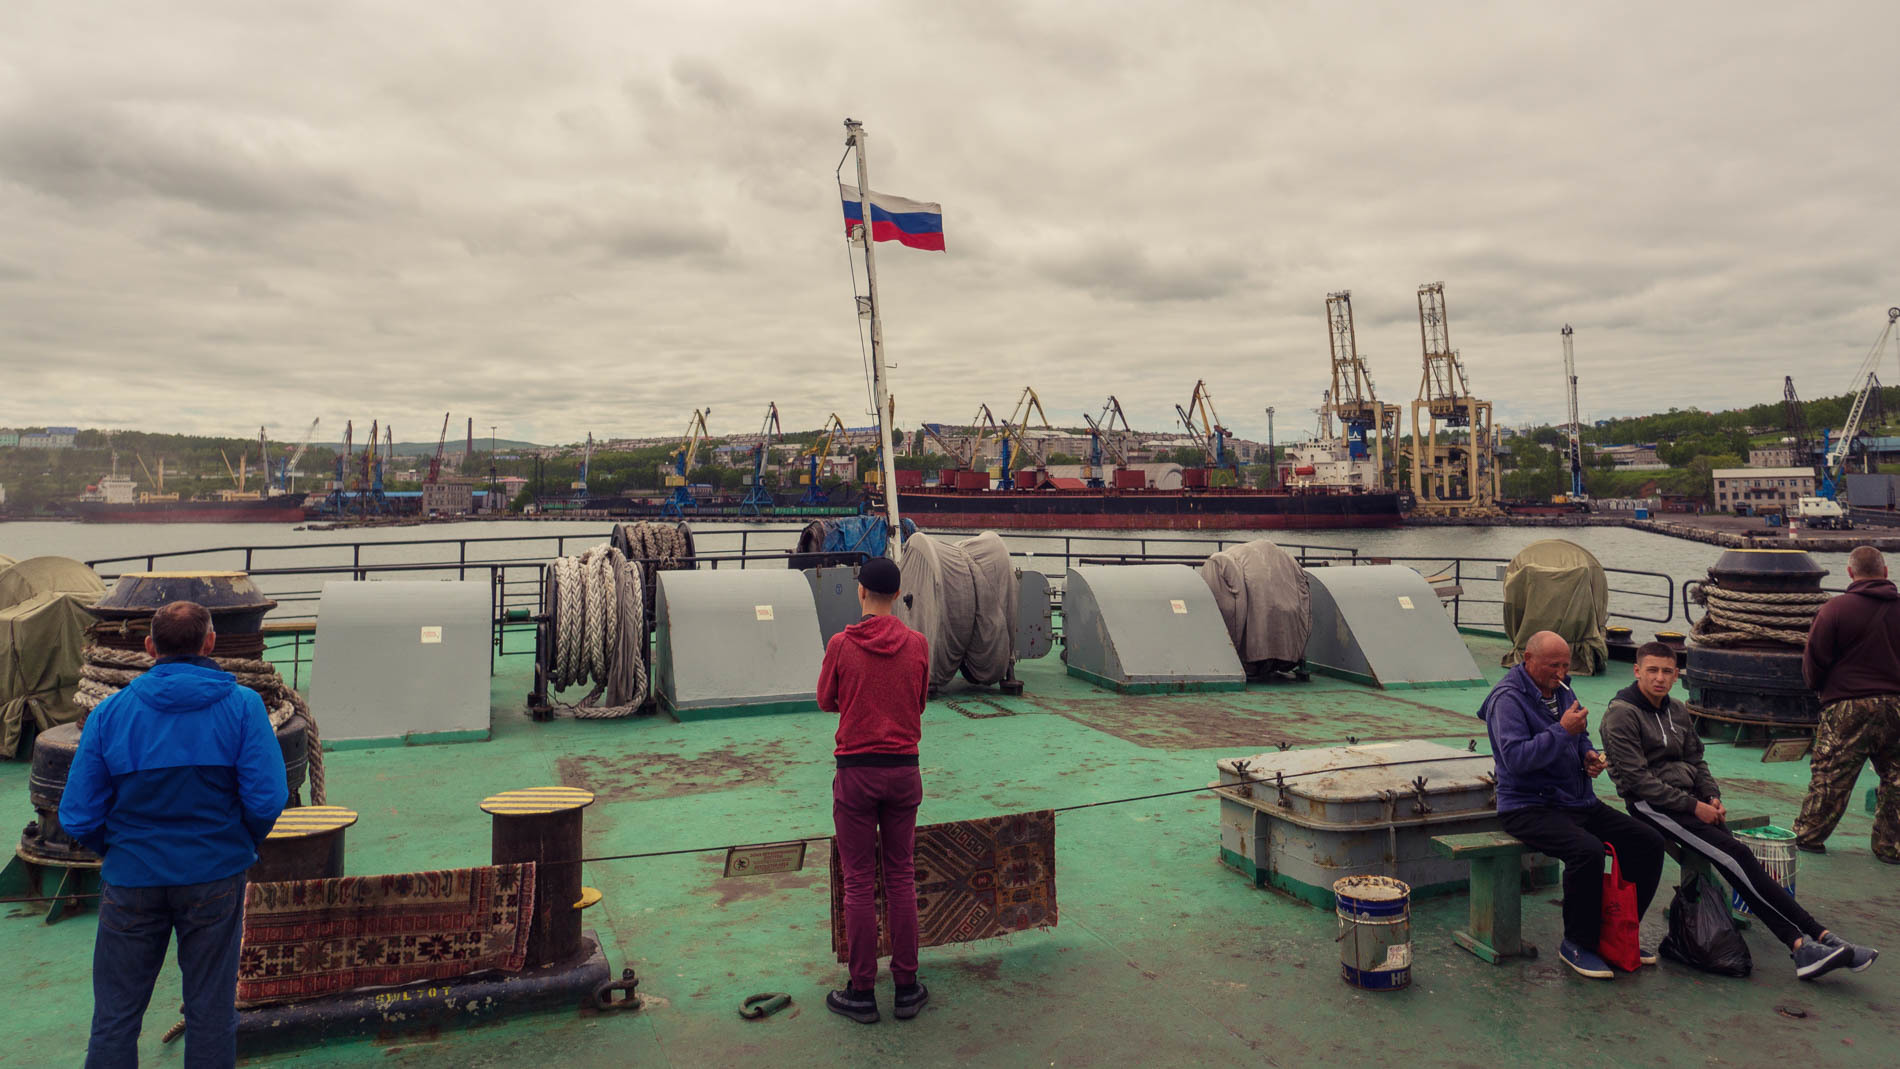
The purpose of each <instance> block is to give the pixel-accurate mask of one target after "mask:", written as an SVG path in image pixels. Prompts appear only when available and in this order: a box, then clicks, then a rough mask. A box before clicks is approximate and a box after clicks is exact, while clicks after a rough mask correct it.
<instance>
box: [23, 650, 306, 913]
mask: <svg viewBox="0 0 1900 1069" xmlns="http://www.w3.org/2000/svg"><path fill="white" fill-rule="evenodd" d="M289 797H290V789H289V786H288V785H287V784H286V783H285V782H284V753H283V750H282V748H280V747H279V746H278V745H277V737H276V735H275V733H273V732H272V731H271V726H270V717H269V716H268V715H267V714H266V713H265V712H264V700H263V699H262V698H260V697H258V696H257V692H256V691H254V690H251V689H250V688H248V687H241V686H238V684H237V680H236V678H235V677H233V676H232V675H231V674H230V673H229V672H224V671H221V670H219V669H218V667H217V664H216V662H213V661H211V660H210V659H208V658H204V657H181V658H168V659H164V660H160V661H159V662H158V664H156V665H154V666H153V667H152V669H151V671H149V672H146V673H145V674H144V675H141V676H139V677H138V678H137V679H134V680H133V681H132V682H131V684H130V685H128V686H127V687H126V688H125V689H124V690H121V691H120V692H118V693H117V694H114V695H113V696H112V697H110V698H108V699H106V700H105V701H103V702H100V703H99V707H98V708H96V709H94V710H93V711H92V715H91V716H89V717H87V718H86V726H85V729H84V730H83V731H82V732H81V733H80V736H79V750H78V752H77V753H75V754H74V755H73V767H72V772H71V774H70V775H69V776H68V778H67V780H66V793H65V794H64V796H62V797H61V799H60V803H59V822H60V824H61V825H62V826H64V827H65V829H66V831H67V833H68V834H70V835H72V837H73V838H75V839H77V840H79V841H80V842H81V843H82V844H84V845H85V847H86V848H87V849H88V850H91V851H93V852H94V853H97V854H100V855H102V856H103V857H104V858H105V865H104V867H103V875H104V877H105V881H106V882H107V883H109V884H113V885H115V886H119V887H174V886H179V885H183V884H193V883H209V882H211V881H212V880H222V879H225V878H227V877H231V876H235V875H237V874H238V873H240V872H243V871H244V870H245V869H248V868H250V867H251V866H252V865H253V864H255V863H256V862H257V844H258V843H260V842H262V841H263V840H264V837H265V836H266V835H269V834H270V830H271V826H272V825H274V824H275V823H276V822H277V815H278V814H279V813H281V812H283V809H284V803H285V802H286V801H288V800H289Z"/></svg>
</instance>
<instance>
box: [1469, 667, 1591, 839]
mask: <svg viewBox="0 0 1900 1069" xmlns="http://www.w3.org/2000/svg"><path fill="white" fill-rule="evenodd" d="M1576 700H1577V696H1576V694H1575V693H1573V692H1572V691H1571V689H1570V688H1569V687H1568V686H1565V685H1564V684H1562V683H1559V684H1557V708H1558V710H1559V713H1557V714H1554V715H1553V714H1552V713H1551V711H1550V709H1549V708H1548V707H1546V706H1545V705H1544V692H1543V691H1541V690H1539V689H1537V684H1536V682H1535V681H1533V680H1532V679H1531V676H1530V673H1529V672H1526V671H1525V670H1524V666H1523V665H1521V664H1520V665H1518V666H1517V667H1515V668H1513V669H1511V670H1510V671H1509V672H1506V673H1505V674H1504V678H1503V679H1500V680H1498V685H1497V686H1495V687H1492V688H1491V693H1490V694H1489V695H1486V697H1485V699H1484V704H1483V705H1481V706H1479V707H1478V719H1480V720H1483V721H1484V723H1485V728H1486V729H1487V730H1488V731H1489V732H1490V735H1491V757H1492V761H1493V762H1494V763H1495V764H1496V765H1497V772H1498V812H1500V813H1508V812H1510V811H1511V810H1513V809H1527V808H1529V807H1531V806H1543V805H1553V806H1587V805H1595V804H1596V801H1597V794H1596V791H1595V790H1594V789H1593V788H1591V786H1590V776H1589V773H1587V772H1585V771H1584V770H1583V755H1584V754H1586V753H1589V752H1590V751H1591V750H1594V749H1596V746H1595V745H1594V744H1592V743H1591V742H1590V733H1589V732H1587V731H1586V732H1584V733H1582V734H1580V735H1572V734H1571V733H1570V732H1568V731H1565V730H1564V728H1563V725H1562V724H1561V723H1559V722H1558V721H1559V720H1560V719H1561V716H1562V713H1561V710H1564V709H1568V708H1570V703H1571V702H1574V701H1576Z"/></svg>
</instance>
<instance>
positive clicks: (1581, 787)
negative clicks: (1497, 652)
mask: <svg viewBox="0 0 1900 1069" xmlns="http://www.w3.org/2000/svg"><path fill="white" fill-rule="evenodd" d="M1569 670H1570V645H1569V643H1566V642H1565V641H1564V640H1563V636H1561V635H1559V634H1557V633H1556V632H1554V631H1539V632H1538V633H1537V634H1535V635H1533V636H1531V640H1530V642H1529V643H1527V644H1526V645H1525V647H1524V662H1523V663H1522V664H1520V665H1518V666H1517V667H1515V668H1512V669H1511V670H1510V671H1509V672H1507V673H1505V676H1504V678H1503V679H1500V680H1498V685H1497V686H1495V687H1493V688H1492V689H1491V693H1490V695H1488V696H1487V697H1486V698H1485V700H1484V705H1483V706H1482V707H1480V708H1479V710H1478V716H1479V717H1480V718H1482V719H1483V720H1484V722H1485V726H1486V729H1487V730H1488V731H1489V732H1490V735H1491V755H1492V760H1493V762H1494V763H1495V764H1496V766H1497V777H1498V820H1499V822H1500V823H1502V824H1503V825H1504V830H1505V831H1507V832H1510V833H1511V834H1512V835H1514V836H1516V837H1517V838H1518V839H1520V840H1522V841H1523V842H1524V845H1526V846H1528V847H1530V848H1531V849H1533V850H1536V851H1538V852H1539V853H1542V854H1547V855H1549V856H1550V857H1554V858H1556V859H1558V860H1559V861H1562V862H1563V863H1564V940H1563V945H1562V946H1561V947H1560V948H1559V950H1558V953H1559V955H1560V956H1562V958H1563V959H1564V963H1565V964H1566V965H1569V966H1570V967H1571V968H1572V969H1574V970H1576V972H1577V973H1578V975H1580V976H1587V977H1590V978H1592V979H1597V980H1613V979H1615V978H1616V973H1615V972H1613V971H1611V969H1610V966H1609V964H1608V963H1607V962H1605V961H1604V960H1603V958H1602V956H1601V955H1600V954H1598V953H1597V945H1598V943H1599V936H1600V934H1601V932H1602V921H1603V857H1604V849H1603V844H1604V843H1605V842H1607V843H1609V844H1610V845H1611V846H1614V847H1616V856H1617V858H1618V860H1619V861H1620V862H1621V863H1622V866H1623V876H1624V878H1625V879H1627V880H1629V881H1630V882H1631V883H1633V884H1635V885H1636V907H1637V916H1638V917H1639V918H1640V917H1641V916H1642V914H1643V913H1645V912H1647V911H1648V909H1649V901H1650V899H1652V898H1654V897H1655V896H1656V885H1657V884H1658V883H1660V882H1661V881H1662V859H1663V843H1662V837H1661V836H1659V835H1657V834H1656V833H1655V832H1654V831H1652V830H1651V829H1649V828H1646V827H1644V826H1643V825H1642V824H1639V823H1637V822H1636V821H1635V820H1634V819H1632V818H1630V817H1627V816H1624V815H1623V814H1622V813H1619V812H1617V811H1616V810H1614V809H1611V808H1610V807H1609V806H1607V805H1604V804H1603V803H1602V802H1600V801H1598V800H1597V795H1596V790H1595V789H1594V788H1592V787H1591V786H1590V780H1591V779H1592V778H1593V777H1595V776H1597V775H1600V774H1601V773H1602V772H1603V770H1604V769H1605V768H1607V767H1609V761H1608V760H1607V759H1606V758H1604V756H1603V755H1602V754H1600V753H1598V752H1597V749H1596V747H1595V746H1594V745H1592V744H1591V742H1590V735H1589V733H1588V730H1587V729H1588V724H1589V714H1588V713H1586V712H1585V711H1584V708H1583V706H1582V704H1581V703H1579V702H1578V701H1577V696H1576V694H1574V693H1572V692H1571V690H1570V688H1569V687H1568V686H1566V685H1564V677H1565V675H1566V674H1567V673H1568V672H1569ZM1641 957H1642V963H1643V964H1644V965H1654V964H1656V954H1655V952H1654V951H1652V950H1650V949H1648V948H1647V947H1645V948H1642V954H1641Z"/></svg>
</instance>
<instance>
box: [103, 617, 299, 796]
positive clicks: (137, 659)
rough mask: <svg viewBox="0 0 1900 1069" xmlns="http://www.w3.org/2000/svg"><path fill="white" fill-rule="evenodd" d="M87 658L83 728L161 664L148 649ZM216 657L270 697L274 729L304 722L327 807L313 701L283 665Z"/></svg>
mask: <svg viewBox="0 0 1900 1069" xmlns="http://www.w3.org/2000/svg"><path fill="white" fill-rule="evenodd" d="M83 656H84V658H85V663H84V664H82V665H80V668H79V687H78V689H77V690H76V691H75V692H74V696H73V704H75V705H77V706H79V707H80V709H81V710H83V712H82V713H81V715H80V719H79V723H80V726H81V728H82V730H83V728H84V726H85V722H86V719H85V718H86V717H87V716H89V715H91V713H92V711H93V710H94V709H96V708H98V707H99V703H100V702H103V701H105V700H106V699H107V698H110V697H112V696H113V695H114V694H117V693H118V692H119V691H121V690H123V689H125V687H126V686H127V685H128V684H130V683H131V682H132V681H133V680H134V679H137V678H138V677H139V676H142V675H144V674H145V673H146V671H147V670H148V669H150V668H151V667H152V665H153V664H154V663H156V662H155V661H154V660H153V658H152V656H151V655H150V654H148V653H144V652H141V651H138V650H121V649H113V648H111V647H109V646H100V645H89V646H87V647H86V649H85V652H84V654H83ZM211 659H212V660H213V661H215V662H217V665H218V667H219V668H222V669H224V670H225V671H227V672H229V673H231V674H232V675H233V676H236V677H237V681H238V683H239V684H241V685H243V686H246V687H249V688H250V689H252V690H254V691H256V692H257V694H258V697H260V698H262V699H264V711H265V712H266V713H268V714H269V715H270V726H271V730H272V731H277V730H279V729H281V728H282V727H283V726H284V725H285V724H287V723H289V722H290V721H291V720H292V719H293V718H295V719H299V720H302V721H303V725H304V739H305V745H306V747H307V749H308V751H309V762H310V771H309V776H310V804H311V805H323V804H324V800H325V798H326V793H325V790H324V785H325V784H324V774H323V740H322V738H321V736H320V735H319V734H318V733H317V718H316V715H315V714H313V713H311V711H310V705H309V703H308V702H306V701H304V700H303V695H301V694H298V693H297V692H296V691H295V690H294V689H292V688H291V687H290V685H289V684H287V683H285V682H284V677H283V676H281V675H279V674H278V672H277V666H276V665H273V664H271V663H270V662H269V661H264V660H258V659H255V658H250V657H213V658H211Z"/></svg>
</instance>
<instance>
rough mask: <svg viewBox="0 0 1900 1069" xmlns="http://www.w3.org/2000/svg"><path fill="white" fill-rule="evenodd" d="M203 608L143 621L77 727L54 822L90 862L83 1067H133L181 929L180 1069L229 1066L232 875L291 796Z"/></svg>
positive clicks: (234, 914) (238, 920) (184, 605)
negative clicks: (94, 893) (88, 1022)
mask: <svg viewBox="0 0 1900 1069" xmlns="http://www.w3.org/2000/svg"><path fill="white" fill-rule="evenodd" d="M217 637H218V636H217V635H216V634H215V633H214V632H213V631H212V630H211V614H210V613H209V612H207V611H205V608H204V606H202V605H199V604H196V603H195V602H189V601H174V602H172V603H171V604H169V605H167V606H165V607H164V608H162V609H160V610H158V612H157V614H156V615H154V616H153V617H152V633H151V635H150V636H148V637H147V638H146V640H145V652H146V653H148V654H150V655H151V656H152V657H153V658H154V659H155V660H156V662H157V663H155V664H154V665H153V666H152V668H151V670H150V671H148V672H146V673H145V674H144V675H141V676H139V677H138V678H137V679H134V680H133V681H132V682H131V684H130V685H129V686H127V687H126V688H125V689H124V690H122V691H120V692H118V693H117V694H114V695H113V696H112V697H110V698H108V699H106V700H105V701H103V702H101V703H99V707H98V708H96V709H94V710H93V711H92V715H91V716H90V717H88V718H87V719H86V725H85V729H84V731H83V732H82V733H81V734H80V737H79V750H78V752H77V753H75V754H74V755H73V767H72V772H71V775H70V776H69V778H68V779H67V781H66V793H65V795H64V796H63V797H62V798H61V799H60V803H59V822H60V824H61V825H62V826H63V827H64V828H65V829H66V830H67V831H68V832H70V833H71V834H72V836H73V837H74V838H76V839H78V840H79V841H80V842H81V843H83V844H85V846H86V848H87V849H89V850H92V851H93V852H95V853H98V854H100V855H101V856H102V857H103V858H104V860H105V864H104V866H103V872H102V875H103V882H104V885H105V886H104V892H103V894H102V895H101V898H100V904H99V934H98V936H97V939H96V941H95V942H94V944H93V954H92V999H93V1007H92V1038H91V1040H90V1042H89V1043H88V1044H87V1046H86V1065H87V1067H88V1069H96V1067H118V1066H136V1065H138V1039H139V1026H140V1024H141V1023H142V1022H143V1020H144V1018H145V1008H146V1006H147V1005H148V1004H149V1003H150V1002H151V1001H152V985H153V983H154V982H155V981H156V980H157V979H158V971H159V968H160V966H162V965H163V964H164V963H165V950H166V947H167V945H168V944H169V943H170V942H171V936H172V932H173V931H176V932H177V933H178V969H179V972H180V973H182V974H183V977H184V990H185V1065H186V1066H187V1067H189V1069H198V1067H210V1066H230V1065H233V1064H235V1063H236V1061H237V965H238V942H239V940H240V938H241V937H242V935H243V928H242V925H243V920H244V873H245V870H246V869H249V868H250V867H251V865H253V864H254V863H256V861H257V844H258V843H260V842H262V841H263V839H264V837H265V836H266V835H268V834H270V830H271V826H272V825H273V824H275V823H276V822H277V815H278V814H279V813H281V812H283V809H284V803H285V802H286V801H288V800H289V794H290V792H289V789H288V786H287V785H286V784H285V782H284V755H283V751H282V750H281V749H280V748H279V747H278V745H277V738H276V735H275V734H274V733H273V732H272V730H271V726H270V718H269V716H268V715H267V714H266V713H265V712H264V702H263V699H261V698H259V697H258V696H257V692H256V691H253V690H250V689H249V688H246V687H240V686H238V684H237V680H236V679H235V678H234V677H232V676H231V674H230V673H228V672H225V671H222V670H220V669H219V668H218V665H217V662H216V661H213V660H211V658H210V657H209V656H208V655H209V654H210V653H211V651H212V649H213V647H215V646H216V644H217Z"/></svg>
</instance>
